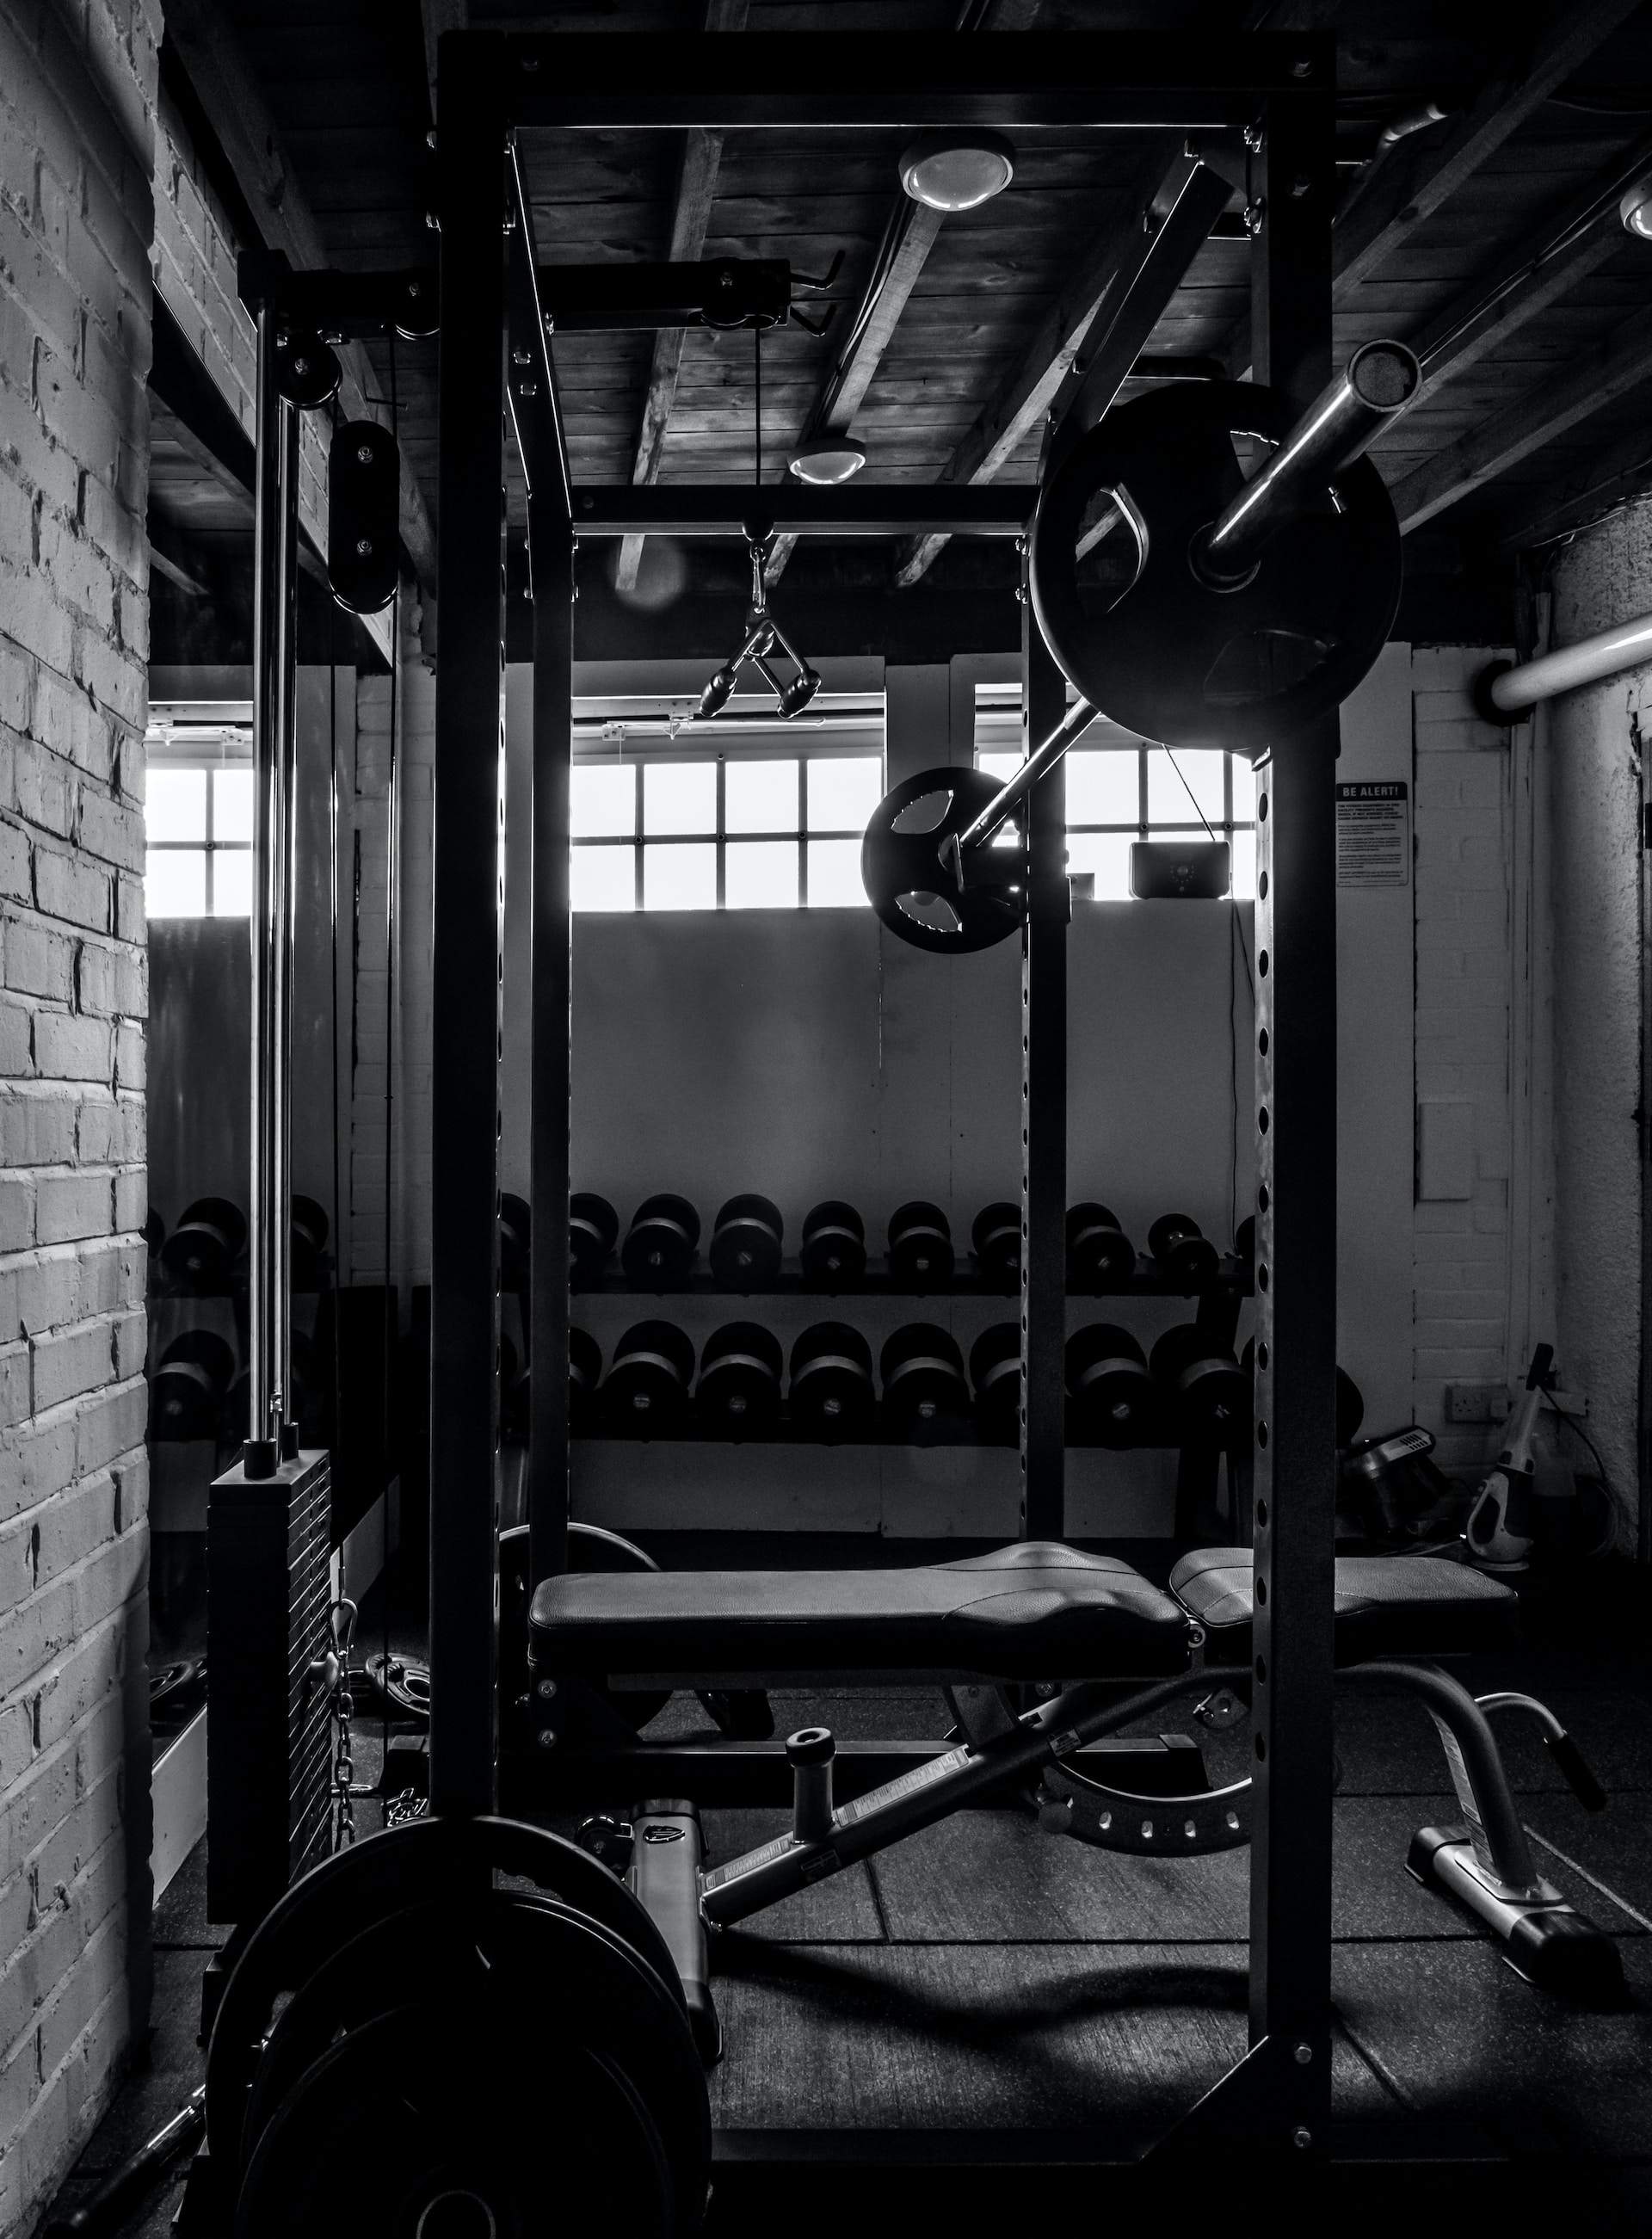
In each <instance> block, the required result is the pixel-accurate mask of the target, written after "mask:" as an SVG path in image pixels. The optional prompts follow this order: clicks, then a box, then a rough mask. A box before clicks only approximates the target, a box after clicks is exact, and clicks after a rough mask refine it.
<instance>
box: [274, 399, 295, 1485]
mask: <svg viewBox="0 0 1652 2239" xmlns="http://www.w3.org/2000/svg"><path fill="white" fill-rule="evenodd" d="M300 429H301V420H300V415H299V412H298V409H297V407H296V406H295V405H293V404H289V402H287V401H286V400H285V399H284V398H283V399H282V407H281V479H280V489H281V519H282V536H281V548H280V553H279V561H280V567H279V572H278V574H277V576H276V585H275V608H276V616H277V630H278V641H277V648H276V661H275V668H276V683H277V687H278V698H277V701H276V708H277V727H278V728H277V746H278V749H279V760H278V764H277V783H276V798H275V807H276V810H277V818H278V822H277V829H278V834H279V844H278V845H277V846H276V847H275V848H274V850H273V851H272V854H271V870H272V873H273V883H272V886H271V890H270V926H271V929H272V935H273V940H274V953H275V975H276V977H275V1004H274V1006H273V1012H274V1017H273V1024H274V1027H275V1047H274V1052H273V1055H272V1063H271V1073H270V1105H271V1109H272V1112H273V1113H274V1117H275V1139H274V1143H273V1146H272V1147H273V1150H274V1153H275V1170H274V1173H273V1175H272V1177H271V1183H270V1204H269V1222H270V1228H269V1286H270V1293H271V1299H272V1305H273V1325H272V1330H271V1336H272V1339H273V1356H274V1357H273V1360H272V1364H271V1367H272V1378H273V1384H274V1389H273V1391H272V1392H271V1400H272V1404H273V1406H274V1411H275V1438H276V1439H277V1440H278V1442H279V1446H280V1453H281V1458H282V1459H283V1460H286V1459H289V1458H291V1457H292V1456H294V1455H295V1454H296V1453H297V1452H298V1425H297V1412H298V1411H297V1409H296V1407H295V1405H294V1399H293V1288H292V1232H293V977H294V971H293V900H294V895H295V892H296V890H297V883H298V882H297V879H296V877H295V852H296V848H297V840H298V820H297V816H296V814H295V794H296V789H297V718H298V672H297V615H298V456H299V435H300Z"/></svg>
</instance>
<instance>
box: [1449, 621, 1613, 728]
mask: <svg viewBox="0 0 1652 2239" xmlns="http://www.w3.org/2000/svg"><path fill="white" fill-rule="evenodd" d="M1642 661H1652V615H1636V616H1635V619H1634V621H1627V622H1619V623H1618V624H1617V626H1616V628H1613V629H1604V630H1598V631H1596V634H1595V635H1594V636H1593V637H1586V638H1582V639H1580V641H1578V643H1577V644H1576V645H1563V646H1561V647H1559V648H1556V651H1555V652H1553V653H1544V654H1539V655H1538V657H1537V659H1536V661H1522V662H1520V664H1519V665H1518V667H1516V668H1510V667H1509V665H1508V664H1507V663H1503V664H1502V665H1501V666H1499V667H1496V668H1490V669H1488V670H1487V671H1486V674H1485V675H1484V677H1483V680H1482V684H1483V697H1484V698H1485V699H1486V700H1488V701H1489V702H1490V703H1491V706H1492V707H1493V708H1496V709H1497V710H1498V711H1499V712H1500V713H1502V714H1505V715H1517V714H1522V713H1523V711H1524V710H1525V709H1526V708H1535V707H1536V704H1537V702H1538V701H1540V700H1552V699H1553V698H1554V697H1555V695H1556V694H1557V693H1560V692H1575V691H1576V689H1577V688H1578V686H1579V685H1581V684H1597V683H1599V681H1601V679H1602V677H1604V676H1616V675H1617V674H1619V672H1620V671H1621V670H1622V669H1625V668H1638V667H1639V666H1640V664H1641V662H1642Z"/></svg>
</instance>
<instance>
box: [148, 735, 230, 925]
mask: <svg viewBox="0 0 1652 2239" xmlns="http://www.w3.org/2000/svg"><path fill="white" fill-rule="evenodd" d="M145 743H146V747H147V750H148V763H149V769H150V770H152V771H154V772H156V773H159V772H160V771H163V770H164V771H168V772H170V771H174V770H176V771H179V772H184V771H189V770H201V771H202V772H203V773H204V774H205V775H206V779H207V786H206V814H205V816H204V818H203V820H202V837H201V838H200V839H198V840H151V839H150V837H149V829H148V818H147V813H146V816H145V825H144V834H143V851H144V914H145V915H146V917H147V916H148V915H149V914H150V912H149V856H150V855H151V854H156V855H199V856H200V857H201V858H202V865H203V887H202V908H201V909H200V910H199V911H198V912H196V911H193V910H192V911H187V912H177V911H163V912H162V913H161V915H162V917H163V919H164V920H169V921H172V922H176V923H178V924H183V923H186V922H190V921H198V920H199V919H202V918H216V917H218V916H219V915H220V914H222V917H223V918H224V919H225V920H227V921H233V922H236V923H239V922H241V921H242V919H243V918H247V917H249V916H250V915H251V911H250V909H248V910H246V911H241V910H234V911H229V910H226V911H224V912H222V913H220V912H219V910H218V908H217V907H216V901H217V860H218V858H219V856H221V855H248V856H250V854H252V851H253V843H252V841H251V840H250V839H248V840H221V839H219V838H218V837H217V834H216V830H215V828H214V827H215V826H216V821H217V790H218V789H217V787H216V784H214V782H213V780H214V778H215V777H216V776H217V775H218V774H221V773H222V772H225V771H229V770H241V769H245V770H246V771H248V772H249V774H250V772H251V770H252V732H251V730H250V728H248V727H247V726H246V725H243V724H242V723H241V722H239V721H226V722H222V723H213V724H204V725H196V724H189V725H180V726H177V727H174V726H173V725H171V724H169V723H165V722H163V723H160V724H158V725H156V724H152V725H151V727H150V730H149V734H148V737H147V739H146V742H145Z"/></svg>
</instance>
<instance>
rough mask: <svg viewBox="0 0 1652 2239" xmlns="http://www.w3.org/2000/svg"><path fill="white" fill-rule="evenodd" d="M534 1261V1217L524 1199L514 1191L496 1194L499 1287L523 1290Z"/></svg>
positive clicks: (509, 1289) (503, 1191) (515, 1290)
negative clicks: (497, 1208)
mask: <svg viewBox="0 0 1652 2239" xmlns="http://www.w3.org/2000/svg"><path fill="white" fill-rule="evenodd" d="M533 1264H534V1217H533V1213H532V1211H531V1209H530V1207H529V1206H528V1202H527V1199H526V1198H524V1197H518V1196H517V1195H516V1193H515V1192H514V1190H501V1192H500V1193H499V1282H500V1287H501V1290H506V1291H514V1292H518V1293H519V1294H521V1293H523V1292H526V1291H527V1282H528V1276H529V1273H530V1272H531V1270H532V1267H533Z"/></svg>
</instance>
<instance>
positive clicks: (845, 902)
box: [809, 840, 866, 909]
mask: <svg viewBox="0 0 1652 2239" xmlns="http://www.w3.org/2000/svg"><path fill="white" fill-rule="evenodd" d="M809 907H810V908H811V909H863V908H865V907H866V888H865V887H863V886H862V885H861V883H860V842H859V840H810V842H809Z"/></svg>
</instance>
